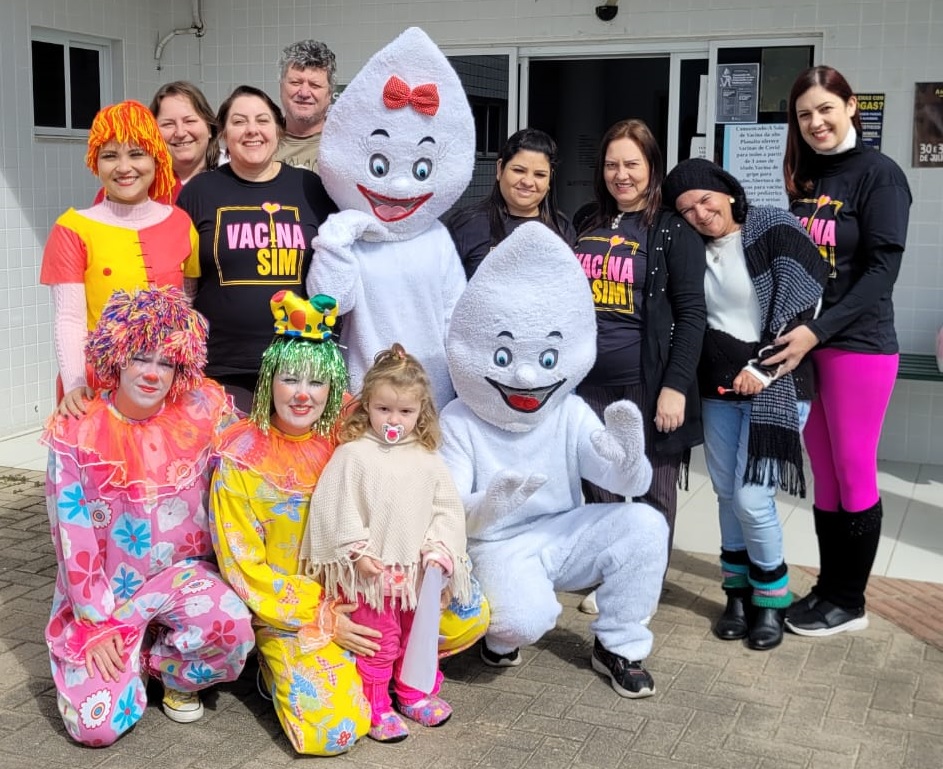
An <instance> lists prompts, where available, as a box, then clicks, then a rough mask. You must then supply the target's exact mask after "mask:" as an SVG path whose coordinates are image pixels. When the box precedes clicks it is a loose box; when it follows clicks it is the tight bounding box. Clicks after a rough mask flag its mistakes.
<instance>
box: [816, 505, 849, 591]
mask: <svg viewBox="0 0 943 769" xmlns="http://www.w3.org/2000/svg"><path fill="white" fill-rule="evenodd" d="M812 515H813V517H814V519H815V538H816V539H817V540H818V544H819V577H818V580H817V581H816V583H815V587H814V588H812V592H813V593H815V594H816V595H817V596H819V597H821V598H826V599H828V600H831V598H830V596H831V594H832V591H833V589H834V586H835V584H836V581H837V579H839V575H840V572H841V568H842V564H841V559H842V551H843V550H844V543H843V539H844V537H843V536H842V535H843V533H844V532H843V529H844V527H843V526H842V515H843V513H842V512H841V511H837V512H836V511H833V510H823V509H822V508H819V507H815V506H813V507H812Z"/></svg>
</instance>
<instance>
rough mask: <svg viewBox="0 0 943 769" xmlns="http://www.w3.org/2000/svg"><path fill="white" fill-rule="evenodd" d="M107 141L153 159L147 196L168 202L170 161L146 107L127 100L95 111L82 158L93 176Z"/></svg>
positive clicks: (171, 162) (172, 185)
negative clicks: (128, 146) (125, 145)
mask: <svg viewBox="0 0 943 769" xmlns="http://www.w3.org/2000/svg"><path fill="white" fill-rule="evenodd" d="M110 141H116V142H119V143H121V144H124V143H127V144H134V145H136V146H138V147H140V148H141V149H142V150H144V151H145V152H146V153H147V154H148V155H150V156H151V157H152V158H154V163H155V165H156V168H155V174H154V182H153V183H152V184H151V186H150V189H149V190H148V191H147V194H148V195H149V196H150V197H151V199H153V200H162V199H163V200H169V199H170V193H171V191H172V190H173V188H174V171H173V160H172V159H171V157H170V151H169V150H168V149H167V145H166V144H165V143H164V139H163V137H162V136H161V135H160V130H158V128H157V120H156V119H155V118H154V116H153V115H152V114H151V111H150V110H149V109H148V108H147V107H145V106H144V105H143V104H141V103H140V102H136V101H132V100H130V99H129V100H128V101H123V102H119V103H118V104H112V105H111V106H109V107H103V108H102V109H100V110H99V111H98V114H97V115H95V119H94V120H93V121H92V127H91V129H90V130H89V132H88V152H87V153H86V154H85V165H87V166H88V168H89V170H90V171H91V172H92V173H93V174H95V176H98V153H99V152H101V148H102V146H103V145H104V144H106V143H107V142H110Z"/></svg>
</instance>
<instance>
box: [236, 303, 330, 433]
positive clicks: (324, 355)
mask: <svg viewBox="0 0 943 769" xmlns="http://www.w3.org/2000/svg"><path fill="white" fill-rule="evenodd" d="M269 304H270V306H271V308H272V317H273V318H274V319H275V338H274V339H272V343H271V344H270V345H269V346H268V347H267V348H266V349H265V352H263V353H262V365H261V366H260V367H259V379H258V382H257V384H256V386H255V394H254V396H253V399H252V411H251V412H250V413H249V419H251V420H252V421H253V422H254V423H255V424H256V425H257V426H258V428H259V429H260V430H262V432H268V429H269V426H270V425H271V417H272V382H273V380H274V379H275V376H276V375H277V374H278V373H279V372H280V371H291V372H292V373H294V374H296V375H297V376H299V377H302V378H305V379H316V380H319V381H322V382H329V383H330V391H329V393H328V397H327V403H326V404H325V406H324V411H323V412H322V414H321V417H320V418H319V419H318V421H317V422H315V423H314V425H313V427H312V429H313V430H314V432H316V433H318V434H319V435H323V436H327V435H330V434H331V431H332V430H333V428H334V423H335V422H336V421H337V417H338V415H339V414H340V410H341V405H342V404H343V398H344V392H345V391H346V390H347V366H346V365H345V364H344V358H343V356H342V355H341V351H340V348H339V347H338V346H337V342H335V341H334V325H335V324H336V323H337V314H338V306H337V300H336V299H334V297H332V296H327V295H326V294H316V295H315V296H313V297H311V299H303V298H302V297H300V296H298V295H297V294H296V293H294V292H293V291H279V292H277V293H276V294H275V295H274V296H273V297H272V300H271V302H270V303H269Z"/></svg>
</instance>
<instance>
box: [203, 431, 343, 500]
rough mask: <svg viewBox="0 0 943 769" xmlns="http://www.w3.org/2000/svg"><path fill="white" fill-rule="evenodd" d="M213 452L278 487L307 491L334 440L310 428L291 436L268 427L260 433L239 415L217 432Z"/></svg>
mask: <svg viewBox="0 0 943 769" xmlns="http://www.w3.org/2000/svg"><path fill="white" fill-rule="evenodd" d="M216 453H217V454H219V456H221V457H224V458H226V459H228V460H229V461H230V462H232V463H233V464H235V465H236V467H238V468H239V469H240V470H244V471H247V472H251V473H255V474H256V475H259V476H261V477H262V478H263V479H264V480H265V481H266V482H268V483H269V484H271V485H272V486H274V487H275V488H277V489H279V490H280V491H284V492H288V493H298V492H305V493H307V494H310V493H311V492H312V491H313V490H314V487H315V485H317V482H318V479H319V478H320V477H321V472H322V471H323V470H324V466H325V465H326V464H327V461H328V460H329V459H330V458H331V454H333V453H334V443H333V442H331V441H330V440H328V439H327V438H322V437H321V436H320V435H318V434H316V433H313V432H312V433H308V434H306V435H301V436H294V435H287V434H285V433H283V432H281V431H280V430H278V429H276V428H275V427H269V429H268V432H267V433H263V432H262V431H261V430H260V429H259V428H258V427H256V425H255V424H254V423H252V422H250V421H249V420H248V419H242V420H240V421H239V422H237V423H236V424H234V425H232V426H230V427H229V428H228V429H227V430H226V432H224V433H223V434H222V435H221V436H220V438H219V445H218V447H217V449H216Z"/></svg>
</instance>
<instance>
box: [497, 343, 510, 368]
mask: <svg viewBox="0 0 943 769" xmlns="http://www.w3.org/2000/svg"><path fill="white" fill-rule="evenodd" d="M513 359H514V356H513V355H511V351H510V350H509V349H508V348H507V347H499V348H498V349H497V350H495V351H494V362H495V364H496V365H498V366H500V367H501V368H507V367H508V366H510V365H511V361H512V360H513Z"/></svg>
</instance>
